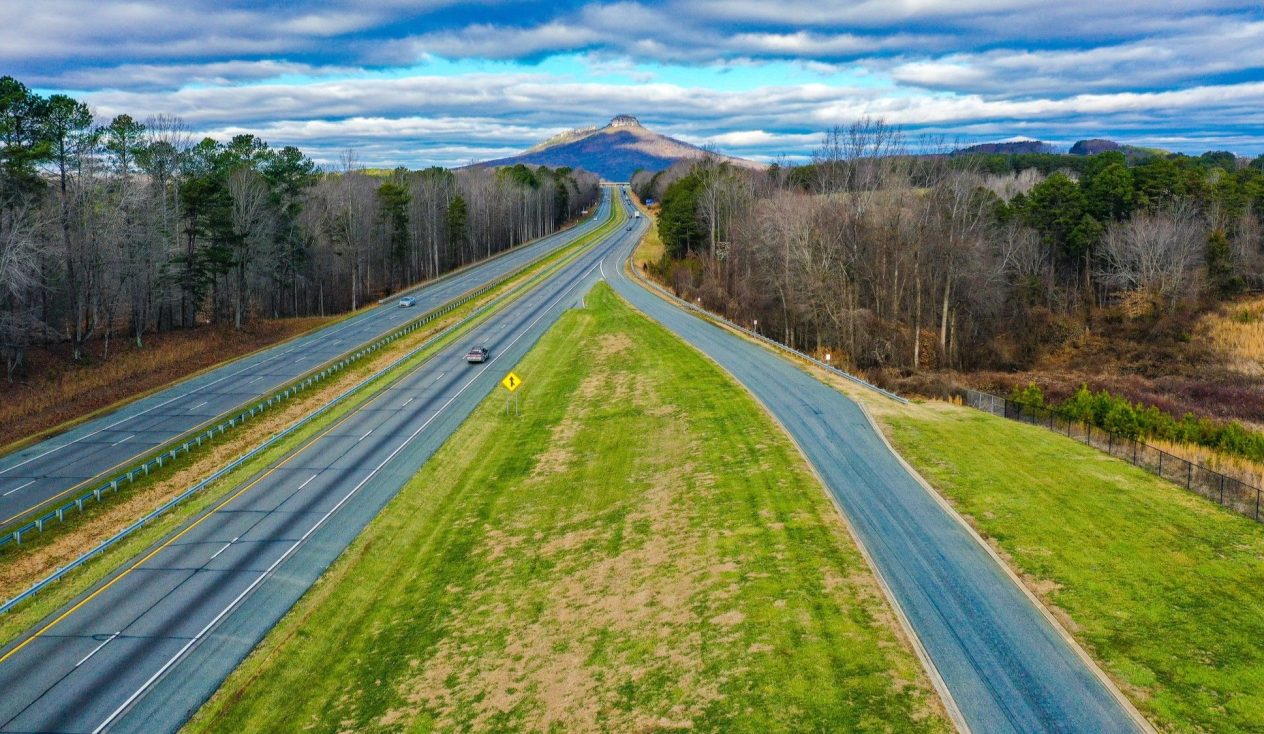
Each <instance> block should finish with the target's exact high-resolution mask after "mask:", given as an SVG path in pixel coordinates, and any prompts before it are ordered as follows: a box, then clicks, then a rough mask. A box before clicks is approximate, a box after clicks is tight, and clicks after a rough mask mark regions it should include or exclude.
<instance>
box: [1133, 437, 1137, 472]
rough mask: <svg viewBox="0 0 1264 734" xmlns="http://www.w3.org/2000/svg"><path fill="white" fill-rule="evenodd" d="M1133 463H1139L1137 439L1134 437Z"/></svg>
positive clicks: (1134, 464)
mask: <svg viewBox="0 0 1264 734" xmlns="http://www.w3.org/2000/svg"><path fill="white" fill-rule="evenodd" d="M1132 465H1133V466H1136V465H1137V439H1135V438H1134V439H1132Z"/></svg>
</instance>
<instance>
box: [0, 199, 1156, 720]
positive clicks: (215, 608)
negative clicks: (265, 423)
mask: <svg viewBox="0 0 1264 734" xmlns="http://www.w3.org/2000/svg"><path fill="white" fill-rule="evenodd" d="M615 206H616V207H620V208H621V207H622V205H621V204H619V203H618V202H616V203H615ZM646 226H647V222H646V221H645V220H644V219H642V220H638V221H635V223H634V225H633V230H634V231H632V232H628V231H627V230H626V228H625V227H623V226H620V227H618V228H616V229H615V231H614V232H613V233H611V234H610V235H608V236H606V237H605V238H603V239H602V240H601V241H600V242H598V243H597V244H596V245H594V246H593V247H592V248H591V249H589V250H587V251H585V253H584V254H582V255H580V256H578V257H577V258H576V259H575V260H573V261H572V262H570V263H569V264H567V265H565V266H563V267H562V268H560V269H559V270H558V271H557V272H556V273H554V274H552V275H551V276H549V277H548V278H547V279H546V280H545V281H544V282H542V283H541V284H540V285H538V286H536V287H535V288H534V289H532V290H531V291H530V292H529V293H528V294H526V295H524V296H522V297H520V298H519V299H518V300H516V301H515V302H513V303H511V304H509V305H508V306H506V307H505V308H504V309H503V310H502V311H500V312H499V313H498V314H497V315H496V316H494V317H492V318H491V319H489V320H488V321H486V322H485V323H483V324H482V325H480V326H479V327H477V329H476V330H475V331H474V332H472V333H471V334H470V335H468V336H466V337H465V338H462V339H459V340H457V341H456V342H455V343H453V344H452V345H450V346H449V347H447V348H445V349H444V350H442V351H441V352H440V353H439V354H437V355H436V356H435V357H434V358H432V359H431V360H429V361H428V362H427V363H426V364H424V365H422V366H421V367H420V368H418V369H416V370H415V371H413V372H411V373H410V374H409V375H407V376H406V377H405V378H403V379H401V380H400V381H399V382H397V383H396V384H395V385H393V386H392V387H391V388H390V389H388V390H386V391H384V392H383V393H382V394H381V395H379V396H378V397H376V398H374V399H373V400H371V401H370V402H368V403H367V404H365V405H364V406H362V407H361V408H360V409H358V410H356V411H354V412H352V413H350V414H349V415H348V416H346V417H345V418H344V419H343V420H342V421H341V422H339V423H338V424H336V425H335V426H334V427H332V428H331V429H329V430H328V431H326V432H325V433H324V434H322V435H321V436H320V437H319V438H317V439H316V440H315V441H314V442H313V443H312V444H311V445H310V446H308V447H306V448H304V449H303V450H301V451H299V452H297V453H296V454H294V456H293V457H291V458H290V459H289V460H287V461H286V462H285V463H284V464H282V465H280V466H278V467H276V468H275V469H273V470H272V471H270V472H269V473H267V474H266V475H264V476H262V477H261V478H259V479H258V480H257V481H256V482H255V483H253V484H249V485H246V486H245V487H243V488H241V489H240V490H239V491H238V492H237V493H236V494H233V495H230V496H229V498H228V499H226V500H225V501H224V502H223V503H222V504H220V505H218V506H217V507H215V508H214V509H212V510H210V511H209V512H207V513H206V514H204V515H202V516H201V517H200V518H198V519H196V520H194V521H193V522H191V523H190V524H189V525H187V526H186V527H185V528H184V529H182V530H181V531H179V532H178V533H176V534H174V535H173V536H172V537H170V538H169V539H167V540H166V541H164V542H163V543H161V544H159V545H158V546H156V547H154V548H153V549H151V550H150V551H149V552H147V553H145V554H143V555H142V556H141V557H139V558H138V559H136V560H135V561H133V562H130V563H129V564H127V565H125V566H124V567H123V569H121V570H120V571H119V572H117V573H116V574H115V575H114V576H112V577H111V579H110V580H107V581H106V582H105V583H104V584H103V585H102V586H101V587H100V588H98V589H97V590H95V591H93V592H90V593H89V594H87V595H85V596H84V597H83V598H82V599H81V600H79V601H77V602H76V603H74V604H72V605H70V606H68V607H67V608H66V609H64V610H62V611H61V612H59V613H58V614H57V615H54V616H53V617H51V618H50V620H49V621H47V622H46V623H45V624H43V625H41V626H40V627H39V628H38V629H37V631H34V632H33V633H32V634H30V635H28V636H26V637H24V638H23V639H21V640H19V641H18V642H16V643H15V644H14V645H11V646H9V647H8V648H7V649H5V650H4V651H0V691H3V692H4V693H3V696H0V731H3V732H19V731H26V732H29V731H59V732H99V731H104V730H106V729H110V730H114V731H137V732H142V731H143V732H162V731H173V730H175V729H177V728H178V727H179V726H180V725H181V724H182V723H183V722H184V721H185V720H186V719H187V717H188V716H189V715H191V714H192V713H193V712H194V711H195V710H196V709H197V707H198V706H199V705H200V704H201V703H202V702H203V701H204V700H205V699H206V697H207V696H209V695H210V694H211V693H212V692H213V691H214V690H215V688H216V687H217V686H218V685H219V683H220V682H221V681H222V680H223V679H224V677H225V676H227V675H228V673H229V672H231V670H232V669H233V668H234V667H235V666H236V665H237V663H238V662H239V661H240V660H241V659H242V658H243V657H244V656H245V655H246V654H248V653H249V651H250V650H251V649H252V648H253V647H254V645H255V644H256V643H257V642H258V640H259V639H261V638H262V636H263V635H264V634H266V632H267V631H268V630H269V629H270V628H271V627H272V626H273V625H274V624H275V622H276V621H277V620H278V619H279V618H280V617H281V616H282V615H283V614H284V613H285V611H286V610H288V609H289V608H290V606H292V605H293V603H294V602H295V601H297V599H298V598H299V597H300V596H301V595H302V594H303V593H304V592H305V591H306V590H307V589H308V588H309V587H310V586H311V584H312V583H314V582H315V580H316V579H317V578H318V577H319V575H320V573H321V572H322V571H323V570H324V569H325V568H326V567H327V566H328V565H329V563H331V562H332V561H333V560H334V559H335V558H337V556H338V554H339V553H341V552H342V550H343V549H344V548H345V547H346V546H347V545H348V544H349V543H350V542H351V541H352V540H353V539H354V538H355V537H356V535H358V534H359V532H360V531H361V529H362V528H363V527H364V525H365V524H366V523H368V522H369V521H370V520H371V519H372V518H373V517H374V516H375V515H376V514H377V513H378V512H379V511H380V510H381V508H382V507H383V506H384V505H385V504H386V503H387V502H388V501H389V500H390V499H391V498H392V497H393V496H394V495H395V493H396V492H397V491H398V490H399V488H400V487H401V486H402V485H403V483H404V482H405V481H407V479H408V478H409V477H411V476H412V475H413V474H414V473H415V472H416V471H417V469H418V468H420V466H421V465H422V464H423V463H424V462H425V461H426V460H427V459H428V458H429V457H430V456H431V455H432V454H433V453H434V451H436V450H437V449H438V447H439V446H440V445H441V444H442V443H443V442H444V441H445V440H446V439H447V437H448V436H450V435H451V433H452V432H453V431H455V430H456V428H457V427H458V426H459V425H460V424H461V422H462V421H463V420H464V419H465V418H466V417H467V416H468V415H469V414H470V412H471V411H472V410H473V409H474V408H475V406H477V405H478V403H479V401H480V400H482V399H483V398H484V397H485V396H486V395H487V394H488V392H489V391H490V390H492V389H494V388H495V385H496V382H497V381H498V380H499V379H500V378H501V377H502V376H503V375H504V373H505V372H506V371H507V370H508V368H509V367H510V366H512V365H513V364H514V363H515V362H517V361H518V360H519V359H520V358H521V357H522V356H523V355H524V354H525V353H526V351H527V350H528V349H529V348H530V347H531V346H532V345H533V344H534V343H535V341H536V340H537V339H538V338H539V337H540V335H541V334H543V332H544V331H545V330H547V329H548V328H549V326H551V325H552V323H553V322H554V320H555V319H556V318H557V316H558V314H559V313H560V311H561V310H562V309H564V308H567V307H569V306H571V305H574V304H576V303H578V302H579V301H580V299H581V298H582V297H583V294H584V293H585V292H586V291H587V289H588V288H589V287H590V286H591V284H592V283H593V282H595V280H597V279H598V278H606V279H608V280H609V281H610V282H611V285H612V286H613V287H614V288H615V290H616V291H617V292H618V293H619V294H620V295H621V296H622V297H624V298H625V299H627V300H628V301H629V302H631V303H632V304H633V305H634V306H635V307H636V308H638V309H639V310H641V311H642V312H644V313H646V314H647V315H649V316H650V317H652V318H654V319H656V320H657V321H659V322H660V323H662V324H663V325H664V326H666V327H667V328H668V329H670V330H671V331H673V332H675V333H676V334H677V335H679V336H680V337H681V338H683V339H685V340H686V341H688V342H689V343H691V344H693V345H694V346H696V347H697V348H698V349H700V350H702V351H703V352H704V353H706V354H707V355H709V356H710V357H711V358H712V359H714V360H715V361H716V362H718V363H719V364H720V365H721V366H722V367H724V368H725V369H726V370H728V371H729V372H730V373H731V374H733V375H734V376H735V377H736V378H737V379H738V380H739V381H741V382H742V383H744V384H745V385H746V386H747V387H748V388H749V389H750V390H751V391H752V392H753V393H754V394H755V396H756V397H757V398H758V399H759V400H760V401H761V402H762V403H763V404H764V405H765V406H766V407H767V408H768V409H769V410H770V411H771V412H772V414H773V415H774V416H775V417H776V418H777V419H778V420H779V421H780V422H781V423H782V424H783V425H784V426H785V428H786V429H787V430H788V432H789V433H790V435H791V436H792V438H794V440H795V441H796V442H797V443H798V444H799V446H800V447H801V448H802V449H803V451H804V453H805V454H806V455H807V457H808V459H809V461H811V462H812V464H813V465H814V467H815V468H816V470H817V472H818V473H819V474H820V476H821V477H822V479H823V480H824V483H825V485H826V487H827V489H828V491H830V492H831V493H832V495H833V496H834V498H835V499H836V500H837V502H838V505H839V507H840V509H841V510H842V512H843V513H844V515H845V516H846V518H847V520H848V522H849V523H850V525H851V526H852V528H853V529H854V531H855V533H856V535H857V537H858V539H859V541H860V542H861V544H862V545H863V547H864V548H865V550H866V552H867V554H868V555H869V556H870V558H871V559H872V560H873V563H874V564H875V566H876V568H877V570H878V572H879V573H880V575H881V577H882V579H883V580H884V582H885V583H886V585H887V586H888V587H889V588H890V590H891V593H892V595H893V596H894V598H895V599H896V601H897V602H898V604H899V606H900V608H901V611H902V612H903V614H904V615H905V617H906V618H907V620H908V622H909V624H910V626H911V628H912V630H913V631H914V633H915V635H916V637H917V640H918V642H919V643H920V645H921V646H922V647H923V649H924V650H925V652H926V654H927V655H928V657H929V659H930V660H931V661H932V662H933V666H934V668H935V670H936V672H937V673H938V675H939V676H940V677H941V678H942V680H943V682H944V684H945V685H946V688H947V690H948V692H949V694H950V706H951V707H952V708H953V709H954V710H956V711H957V712H959V715H960V719H959V720H960V722H961V723H963V725H964V726H965V727H967V728H969V729H971V730H973V731H975V732H1132V731H1137V730H1138V729H1139V726H1138V723H1137V722H1136V720H1134V719H1133V718H1132V716H1131V715H1130V713H1129V712H1128V710H1127V709H1126V708H1125V707H1124V706H1123V705H1122V704H1121V703H1120V702H1119V701H1118V700H1117V699H1116V698H1115V697H1114V696H1113V695H1112V693H1111V691H1110V690H1109V689H1108V687H1107V686H1106V685H1105V684H1104V683H1103V682H1102V681H1101V680H1100V679H1098V678H1097V677H1096V675H1095V674H1094V672H1093V670H1092V668H1091V666H1090V665H1089V664H1088V663H1086V662H1085V661H1084V660H1083V659H1082V658H1081V657H1080V656H1079V655H1078V654H1077V652H1076V650H1075V648H1074V647H1073V646H1072V645H1071V644H1070V643H1068V642H1067V641H1066V640H1065V639H1064V638H1063V637H1062V636H1061V635H1060V633H1059V632H1058V630H1057V629H1056V628H1055V627H1054V626H1053V625H1052V624H1051V623H1050V622H1049V621H1048V620H1047V619H1046V618H1045V617H1044V616H1043V615H1042V614H1041V612H1040V611H1039V610H1038V609H1037V608H1036V606H1035V605H1034V604H1033V603H1032V602H1031V600H1030V599H1029V598H1028V597H1027V596H1026V595H1025V594H1024V593H1023V592H1022V591H1021V590H1020V589H1019V588H1018V587H1017V586H1016V585H1015V583H1014V582H1013V581H1012V580H1011V579H1010V578H1009V576H1008V575H1006V573H1005V572H1004V570H1003V569H1002V568H1001V567H1000V566H999V564H998V563H997V562H996V561H995V560H994V559H993V558H992V557H991V556H990V555H989V554H988V553H987V552H986V551H985V550H984V549H983V548H982V547H981V546H980V545H979V544H978V542H976V541H975V540H974V538H973V537H971V535H970V534H969V533H968V531H967V530H966V529H965V528H964V527H962V525H961V524H960V523H959V522H958V521H957V520H956V519H954V518H953V517H952V516H951V515H950V514H949V512H948V511H947V510H945V509H944V508H943V507H942V506H941V505H940V504H939V503H938V502H937V501H935V499H934V498H933V497H932V496H931V495H930V494H929V493H928V492H927V490H926V489H925V488H923V487H922V486H921V485H920V484H919V483H918V482H917V481H916V480H915V479H914V478H913V477H912V476H911V475H910V474H909V473H908V472H907V471H906V470H905V468H904V467H903V465H902V464H901V463H900V462H899V461H898V459H897V458H896V457H895V456H894V455H892V454H891V453H890V452H889V451H888V449H887V447H886V445H885V444H884V443H883V441H882V440H881V438H880V437H879V436H878V435H877V434H875V433H874V431H873V429H872V427H871V425H870V424H869V422H868V421H867V419H866V418H865V416H864V415H863V413H862V412H861V411H860V409H859V407H858V406H857V405H856V404H855V403H853V402H852V401H851V400H850V399H848V398H847V397H846V396H844V395H843V394H842V393H840V392H838V391H837V390H835V389H833V388H831V387H829V386H827V385H825V384H823V383H821V382H820V381H818V380H816V379H815V378H814V377H812V376H811V375H809V374H808V373H806V372H804V371H803V370H802V369H800V368H798V367H797V366H795V365H794V364H792V363H790V362H788V361H786V360H784V359H781V358H780V357H778V356H776V355H774V354H773V353H771V352H769V351H768V350H766V349H765V348H763V347H761V346H758V345H756V344H754V343H751V342H748V341H746V340H744V339H742V338H740V337H737V336H735V335H734V334H732V333H730V332H728V331H726V330H724V329H721V328H719V327H717V326H715V325H713V324H711V323H709V322H706V321H704V320H702V319H700V318H698V317H696V316H694V315H692V314H689V313H686V312H685V311H682V310H681V309H679V308H677V307H676V306H674V305H672V304H670V303H668V302H666V301H664V300H663V299H661V298H659V297H658V296H656V295H653V294H651V293H649V292H648V291H646V290H645V289H644V288H643V287H641V286H640V285H638V284H635V283H633V282H632V281H631V280H629V279H628V277H627V276H626V274H625V273H624V271H623V269H622V266H623V264H624V262H625V260H626V258H627V256H628V254H629V253H630V251H631V249H632V247H633V246H634V244H635V242H636V240H637V239H638V238H639V237H640V235H641V233H642V231H643V230H644V228H645V227H646ZM478 343H486V344H488V345H490V346H491V348H492V356H491V360H490V361H489V362H488V363H487V364H486V365H482V366H470V365H466V364H465V363H464V362H463V361H462V359H461V355H462V354H463V353H464V351H465V350H466V349H468V348H469V347H471V346H473V345H475V344H478Z"/></svg>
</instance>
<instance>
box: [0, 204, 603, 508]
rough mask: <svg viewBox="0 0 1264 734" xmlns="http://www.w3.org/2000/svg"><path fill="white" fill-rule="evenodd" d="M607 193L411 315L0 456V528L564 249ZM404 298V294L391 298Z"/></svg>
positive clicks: (338, 329)
mask: <svg viewBox="0 0 1264 734" xmlns="http://www.w3.org/2000/svg"><path fill="white" fill-rule="evenodd" d="M608 198H609V196H608V194H603V199H602V201H601V203H600V204H599V206H598V207H597V211H596V212H595V213H594V215H593V216H590V217H589V218H588V219H586V220H584V221H583V222H581V223H580V224H579V225H577V226H575V227H572V228H570V229H567V230H563V231H562V232H558V233H555V234H553V235H551V236H549V237H545V238H542V239H540V240H537V241H535V242H533V243H530V244H527V245H524V246H520V247H517V248H514V249H512V250H509V251H508V252H507V253H505V254H503V255H501V256H499V257H495V258H492V259H490V260H487V261H484V262H482V263H479V264H476V265H473V266H470V267H468V268H466V269H464V270H461V271H458V272H457V273H455V274H454V275H451V276H449V277H446V278H440V279H437V280H435V281H432V282H430V283H428V284H425V285H422V286H420V287H418V288H416V289H414V290H412V291H408V292H407V293H409V294H411V295H415V296H416V297H417V305H416V306H415V307H413V308H400V307H398V306H397V300H396V299H395V298H392V299H391V300H390V301H389V302H388V303H386V304H385V305H382V306H378V307H376V308H373V309H370V310H368V311H366V312H364V313H362V314H358V315H356V316H354V317H352V318H349V319H346V320H344V321H341V322H338V323H336V324H332V325H330V326H328V327H326V328H324V329H320V330H318V331H315V332H313V333H310V334H307V335H304V336H302V337H300V338H298V339H295V340H292V341H289V342H286V343H283V344H279V345H277V346H275V347H272V348H270V349H266V350H263V351H261V352H258V353H256V354H253V355H249V356H247V357H245V358H243V359H240V360H236V361H234V362H230V363H228V364H225V365H223V366H220V367H218V368H215V369H213V370H210V371H208V372H205V373H203V374H201V375H197V376H195V377H192V378H190V379H187V380H184V381H182V382H179V383H176V384H175V385H172V386H171V387H168V388H165V389H163V390H161V391H159V392H156V393H154V394H152V395H149V396H147V397H145V398H142V399H140V400H137V401H135V402H132V403H129V404H127V405H125V406H122V407H120V408H118V409H117V410H114V411H112V412H109V413H107V414H104V415H101V416H98V417H96V418H94V419H93V420H90V421H87V422H85V423H83V424H82V425H79V426H77V427H75V428H74V429H72V430H70V431H67V432H65V433H62V434H59V435H57V436H54V437H51V438H49V439H46V440H44V441H40V442H38V443H35V444H33V445H31V446H28V447H26V448H23V449H22V450H20V451H16V452H13V453H11V454H9V455H7V456H4V457H0V527H4V526H7V525H9V524H10V523H11V522H13V521H15V520H17V519H18V518H21V517H23V516H25V515H28V514H30V513H31V512H32V511H33V510H35V509H36V508H40V507H43V506H45V505H48V504H50V503H52V502H53V501H55V500H63V501H64V500H68V499H72V498H73V497H74V496H75V493H76V492H78V491H86V490H88V489H91V487H90V486H87V485H88V484H89V483H90V481H92V480H96V479H98V478H99V477H102V475H104V474H106V473H108V472H111V471H119V470H122V469H125V468H126V467H128V466H130V465H132V464H133V463H134V462H136V461H137V460H138V459H139V458H140V457H142V456H144V455H146V454H148V453H149V452H151V451H153V450H154V449H156V448H157V447H159V446H162V445H163V444H165V443H167V442H168V441H171V440H172V439H174V438H176V437H177V436H181V435H183V434H185V433H187V432H189V431H192V430H194V429H196V428H198V427H199V426H202V425H204V424H205V423H206V422H207V421H209V420H211V419H212V418H215V417H217V416H220V415H223V414H224V413H226V412H229V411H231V410H233V409H234V408H236V407H238V406H240V405H242V404H243V403H247V402H251V401H253V400H255V399H258V398H260V397H264V396H267V395H271V394H273V393H274V392H275V390H276V389H277V388H279V387H282V386H284V385H286V384H288V383H289V382H291V381H292V380H294V379H295V378H296V377H298V376H300V375H303V374H306V373H307V372H309V371H310V370H312V369H313V368H315V367H317V366H318V365H321V364H323V363H325V362H327V361H328V360H330V359H332V358H334V357H336V356H338V355H341V354H343V353H345V352H347V351H348V350H350V349H352V348H354V347H357V346H359V345H361V344H365V343H367V342H370V341H372V340H374V339H375V338H377V337H379V336H381V335H383V334H386V333H389V332H390V331H391V330H392V329H394V328H396V327H398V326H400V325H402V324H403V323H405V322H407V321H409V320H410V319H412V318H415V317H416V316H418V315H419V314H423V313H425V312H426V311H429V310H431V309H434V308H437V307H439V306H442V305H444V304H446V303H448V302H449V301H452V300H454V299H456V298H458V297H459V296H461V295H462V294H464V293H466V292H468V291H470V290H473V289H475V288H477V287H479V286H481V285H484V284H486V283H489V282H492V281H494V280H496V279H497V278H500V277H502V276H504V275H507V274H509V273H512V272H514V271H515V270H517V269H519V268H522V267H523V266H525V265H527V264H529V263H531V262H532V261H534V260H537V259H539V258H541V257H544V256H545V255H547V254H549V253H551V252H553V251H555V250H557V249H558V248H560V247H563V246H565V245H567V244H570V243H571V242H574V241H575V240H576V239H577V238H579V237H581V236H583V235H584V234H586V233H588V232H590V231H592V230H594V229H596V228H598V227H599V226H600V225H601V224H602V223H603V222H604V220H605V219H606V216H607V214H608V213H609V211H610V202H609V201H608ZM398 295H403V294H398Z"/></svg>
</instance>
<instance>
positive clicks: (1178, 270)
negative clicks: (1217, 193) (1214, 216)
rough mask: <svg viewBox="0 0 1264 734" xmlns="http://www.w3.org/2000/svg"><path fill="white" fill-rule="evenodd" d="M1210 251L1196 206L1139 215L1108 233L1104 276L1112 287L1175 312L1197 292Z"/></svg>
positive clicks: (1140, 212) (1182, 206) (1171, 208)
mask: <svg viewBox="0 0 1264 734" xmlns="http://www.w3.org/2000/svg"><path fill="white" fill-rule="evenodd" d="M1205 245H1206V227H1205V225H1204V223H1203V222H1201V221H1200V219H1199V217H1198V214H1197V213H1196V212H1195V211H1194V209H1193V208H1192V207H1191V206H1189V205H1186V204H1175V205H1171V206H1168V207H1167V208H1164V209H1158V210H1154V211H1138V212H1136V213H1135V214H1133V216H1132V218H1131V219H1129V220H1128V221H1126V222H1120V223H1118V224H1114V225H1112V226H1111V227H1110V228H1109V229H1107V231H1106V236H1105V238H1104V240H1103V242H1102V255H1103V257H1104V260H1105V265H1104V267H1103V269H1102V272H1101V274H1100V275H1101V277H1102V278H1103V280H1104V281H1105V282H1106V283H1107V284H1108V285H1110V286H1111V287H1114V288H1116V289H1118V290H1121V291H1141V292H1143V293H1145V294H1147V295H1149V296H1151V297H1153V298H1154V299H1155V300H1156V301H1162V302H1165V303H1166V304H1167V305H1168V306H1169V307H1171V306H1173V305H1175V303H1176V302H1177V301H1178V300H1180V299H1181V298H1184V297H1186V296H1187V295H1189V293H1191V292H1192V291H1193V290H1195V285H1196V284H1195V282H1194V280H1195V274H1196V268H1197V266H1198V263H1199V262H1200V261H1201V259H1202V254H1203V249H1204V247H1205Z"/></svg>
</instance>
